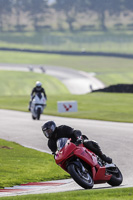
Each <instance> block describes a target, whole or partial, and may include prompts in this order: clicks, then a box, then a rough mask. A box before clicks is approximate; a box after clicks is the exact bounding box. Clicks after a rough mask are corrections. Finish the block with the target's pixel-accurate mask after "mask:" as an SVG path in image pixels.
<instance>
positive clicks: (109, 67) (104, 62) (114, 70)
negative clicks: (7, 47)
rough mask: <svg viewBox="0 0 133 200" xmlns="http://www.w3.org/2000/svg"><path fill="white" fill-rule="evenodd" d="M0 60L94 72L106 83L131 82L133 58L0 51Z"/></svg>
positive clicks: (132, 78) (10, 62)
mask: <svg viewBox="0 0 133 200" xmlns="http://www.w3.org/2000/svg"><path fill="white" fill-rule="evenodd" d="M0 62H1V63H9V64H27V65H32V64H33V65H43V66H44V67H45V65H51V66H60V67H67V68H73V69H76V70H82V71H86V72H95V73H96V77H98V78H99V79H100V80H102V81H103V82H104V83H105V84H106V85H110V84H118V83H132V82H133V67H132V66H133V59H124V58H116V57H102V56H65V55H55V54H42V53H38V54H37V53H23V52H8V51H7V52H2V51H0Z"/></svg>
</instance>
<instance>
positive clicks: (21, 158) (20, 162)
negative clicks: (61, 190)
mask: <svg viewBox="0 0 133 200" xmlns="http://www.w3.org/2000/svg"><path fill="white" fill-rule="evenodd" d="M0 160H1V161H0V188H4V187H9V186H14V185H19V184H22V183H28V182H33V181H34V182H36V181H48V180H57V179H64V178H67V177H69V175H68V174H67V173H66V172H65V171H63V170H62V169H61V168H60V167H58V166H57V165H56V164H55V161H54V158H53V156H52V155H50V154H47V153H42V152H39V151H36V150H33V149H29V148H25V147H22V146H21V145H19V144H16V143H14V142H9V141H5V140H2V139H0Z"/></svg>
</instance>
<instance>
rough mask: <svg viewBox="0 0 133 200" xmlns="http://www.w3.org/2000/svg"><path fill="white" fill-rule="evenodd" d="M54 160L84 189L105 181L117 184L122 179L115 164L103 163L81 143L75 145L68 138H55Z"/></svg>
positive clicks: (113, 184)
mask: <svg viewBox="0 0 133 200" xmlns="http://www.w3.org/2000/svg"><path fill="white" fill-rule="evenodd" d="M55 162H56V164H58V165H59V166H60V167H61V168H63V169H64V170H65V171H66V172H68V173H69V174H70V175H71V177H72V178H73V179H74V181H75V182H76V183H77V184H79V185H80V186H81V187H83V188H85V189H91V188H93V185H94V184H98V183H106V182H107V183H108V184H109V185H111V186H119V185H120V184H121V183H122V181H123V177H122V174H121V172H120V170H119V168H118V167H117V166H116V165H115V164H113V163H111V164H108V163H105V162H104V161H102V160H101V159H100V158H99V157H98V156H97V155H95V154H94V153H93V152H92V151H90V150H88V149H87V148H85V147H84V145H83V144H79V145H78V146H77V145H76V144H74V143H72V142H71V139H68V138H60V139H58V140H57V151H56V153H55Z"/></svg>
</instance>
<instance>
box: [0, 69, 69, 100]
mask: <svg viewBox="0 0 133 200" xmlns="http://www.w3.org/2000/svg"><path fill="white" fill-rule="evenodd" d="M37 80H39V81H41V82H42V85H43V87H44V88H46V91H48V94H49V95H51V94H52V95H54V94H57V91H58V94H69V91H68V89H67V88H66V87H65V86H64V84H62V83H61V82H60V81H59V80H58V79H56V78H54V77H52V76H49V75H46V74H39V73H34V72H19V71H2V70H0V86H1V87H0V92H1V94H0V95H11V96H14V95H29V96H30V93H31V90H32V88H33V87H34V86H35V83H36V81H37Z"/></svg>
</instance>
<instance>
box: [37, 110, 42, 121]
mask: <svg viewBox="0 0 133 200" xmlns="http://www.w3.org/2000/svg"><path fill="white" fill-rule="evenodd" d="M40 115H41V108H38V109H37V120H39V119H40Z"/></svg>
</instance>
